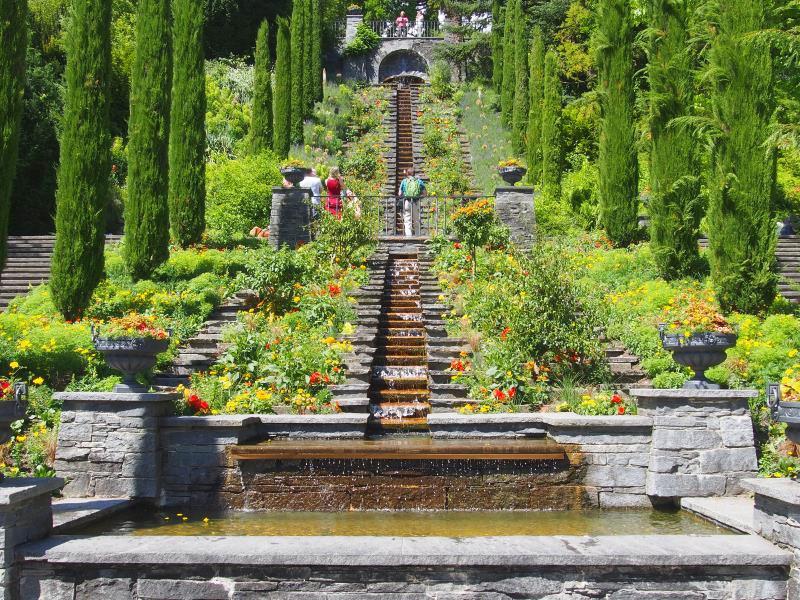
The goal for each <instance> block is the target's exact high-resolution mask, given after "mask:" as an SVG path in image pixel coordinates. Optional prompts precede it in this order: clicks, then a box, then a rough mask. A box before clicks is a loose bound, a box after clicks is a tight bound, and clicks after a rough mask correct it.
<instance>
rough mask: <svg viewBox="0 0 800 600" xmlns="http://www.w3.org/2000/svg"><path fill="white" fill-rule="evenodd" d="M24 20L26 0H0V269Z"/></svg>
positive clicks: (15, 145)
mask: <svg viewBox="0 0 800 600" xmlns="http://www.w3.org/2000/svg"><path fill="white" fill-rule="evenodd" d="M27 19H28V2H27V0H0V269H2V267H3V266H4V265H5V264H6V255H7V248H6V246H7V242H8V215H9V211H10V209H11V205H10V200H11V185H12V183H13V182H14V174H15V172H16V169H17V154H18V151H19V129H20V121H21V119H22V97H23V94H24V92H25V51H26V50H27V48H28V23H27Z"/></svg>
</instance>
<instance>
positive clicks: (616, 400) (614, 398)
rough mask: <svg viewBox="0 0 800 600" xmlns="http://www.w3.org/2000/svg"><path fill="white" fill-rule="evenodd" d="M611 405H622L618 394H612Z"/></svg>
mask: <svg viewBox="0 0 800 600" xmlns="http://www.w3.org/2000/svg"><path fill="white" fill-rule="evenodd" d="M611 402H612V404H622V398H620V396H619V394H614V395H613V396H611Z"/></svg>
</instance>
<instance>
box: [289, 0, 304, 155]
mask: <svg viewBox="0 0 800 600" xmlns="http://www.w3.org/2000/svg"><path fill="white" fill-rule="evenodd" d="M306 4H307V1H306V0H294V1H293V2H292V21H291V46H292V50H291V65H292V66H291V105H292V108H291V113H290V121H289V123H290V129H289V132H290V139H291V141H292V143H293V144H302V143H303V120H304V118H305V115H306V106H305V98H304V96H303V90H304V89H305V86H304V81H305V72H306V69H307V68H308V65H307V64H306V56H305V54H304V52H303V49H304V48H303V40H304V36H305V35H306V31H305V21H306Z"/></svg>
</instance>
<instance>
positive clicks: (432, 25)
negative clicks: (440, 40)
mask: <svg viewBox="0 0 800 600" xmlns="http://www.w3.org/2000/svg"><path fill="white" fill-rule="evenodd" d="M368 24H369V26H370V28H371V29H372V31H374V32H375V33H376V34H377V35H379V36H381V37H382V38H383V39H393V38H435V37H441V27H440V25H439V21H421V22H415V21H409V23H408V26H407V27H398V26H397V23H396V22H395V21H369V22H368Z"/></svg>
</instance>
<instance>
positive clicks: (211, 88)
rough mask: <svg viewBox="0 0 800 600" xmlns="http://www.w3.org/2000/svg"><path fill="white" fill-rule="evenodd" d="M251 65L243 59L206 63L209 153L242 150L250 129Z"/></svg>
mask: <svg viewBox="0 0 800 600" xmlns="http://www.w3.org/2000/svg"><path fill="white" fill-rule="evenodd" d="M253 71H254V69H253V68H252V67H251V66H249V65H247V63H245V61H244V60H243V59H234V58H231V59H217V60H212V61H208V62H207V63H206V104H207V109H206V130H207V132H206V137H207V140H208V142H207V146H208V148H207V150H208V153H209V154H211V155H214V154H226V155H228V156H234V155H238V154H242V153H243V151H244V150H245V148H246V143H247V137H248V135H249V130H250V121H251V119H252V117H251V110H250V108H251V103H252V98H251V91H252V89H253V87H254V86H253V79H254V77H253Z"/></svg>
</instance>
